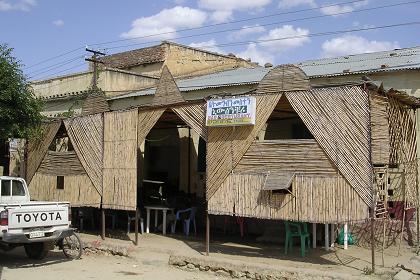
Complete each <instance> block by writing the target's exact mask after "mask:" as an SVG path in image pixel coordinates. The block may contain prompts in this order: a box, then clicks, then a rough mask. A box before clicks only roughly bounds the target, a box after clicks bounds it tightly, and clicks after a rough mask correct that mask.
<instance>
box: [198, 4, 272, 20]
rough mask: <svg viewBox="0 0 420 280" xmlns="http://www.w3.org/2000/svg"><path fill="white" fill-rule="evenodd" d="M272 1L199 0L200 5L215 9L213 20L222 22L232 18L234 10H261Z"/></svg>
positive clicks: (203, 7)
mask: <svg viewBox="0 0 420 280" xmlns="http://www.w3.org/2000/svg"><path fill="white" fill-rule="evenodd" d="M270 2H271V0H199V1H198V6H199V7H200V8H202V9H206V10H210V11H213V13H212V16H211V19H212V21H214V22H217V23H220V22H226V21H228V20H231V19H232V15H233V12H234V11H255V10H258V11H259V10H261V9H263V8H264V7H265V6H267V5H268V4H270Z"/></svg>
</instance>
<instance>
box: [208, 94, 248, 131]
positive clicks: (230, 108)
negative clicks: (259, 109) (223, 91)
mask: <svg viewBox="0 0 420 280" xmlns="http://www.w3.org/2000/svg"><path fill="white" fill-rule="evenodd" d="M255 104H256V100H255V97H254V96H245V97H239V98H227V99H213V100H208V101H207V113H206V125H207V126H239V125H254V124H255V108H256V105H255Z"/></svg>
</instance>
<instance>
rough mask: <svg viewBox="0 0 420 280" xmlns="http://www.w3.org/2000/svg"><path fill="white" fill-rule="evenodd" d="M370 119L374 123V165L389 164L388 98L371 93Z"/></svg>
mask: <svg viewBox="0 0 420 280" xmlns="http://www.w3.org/2000/svg"><path fill="white" fill-rule="evenodd" d="M369 97H370V108H371V111H370V119H371V124H372V163H373V164H374V165H386V164H389V154H390V146H389V129H387V128H388V127H389V122H388V119H389V116H388V110H389V105H388V98H386V97H385V96H382V95H379V94H377V93H373V92H372V93H371V94H370V95H369Z"/></svg>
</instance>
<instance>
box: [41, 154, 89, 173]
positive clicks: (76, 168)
mask: <svg viewBox="0 0 420 280" xmlns="http://www.w3.org/2000/svg"><path fill="white" fill-rule="evenodd" d="M38 172H39V173H42V174H46V175H55V176H69V175H82V174H86V172H85V169H84V168H83V166H82V164H81V163H80V161H79V158H78V157H77V155H76V152H75V151H69V152H55V151H47V153H46V155H45V157H44V159H43V160H42V162H41V165H40V166H39V168H38Z"/></svg>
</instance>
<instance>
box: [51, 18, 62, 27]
mask: <svg viewBox="0 0 420 280" xmlns="http://www.w3.org/2000/svg"><path fill="white" fill-rule="evenodd" d="M53 24H54V25H55V26H58V27H60V26H63V25H64V20H62V19H57V20H54V21H53Z"/></svg>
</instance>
